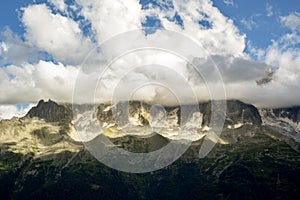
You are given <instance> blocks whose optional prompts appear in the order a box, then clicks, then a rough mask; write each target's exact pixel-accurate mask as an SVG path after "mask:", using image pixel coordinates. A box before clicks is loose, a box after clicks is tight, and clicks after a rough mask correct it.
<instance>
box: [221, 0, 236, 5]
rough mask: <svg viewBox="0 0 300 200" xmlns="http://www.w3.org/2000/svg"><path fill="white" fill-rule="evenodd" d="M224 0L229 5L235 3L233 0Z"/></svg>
mask: <svg viewBox="0 0 300 200" xmlns="http://www.w3.org/2000/svg"><path fill="white" fill-rule="evenodd" d="M223 2H224V3H225V4H226V5H227V6H233V5H234V2H233V0H223Z"/></svg>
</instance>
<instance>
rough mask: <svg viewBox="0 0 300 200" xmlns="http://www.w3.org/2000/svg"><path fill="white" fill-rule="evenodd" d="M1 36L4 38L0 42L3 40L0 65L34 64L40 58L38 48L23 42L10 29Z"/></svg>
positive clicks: (0, 48)
mask: <svg viewBox="0 0 300 200" xmlns="http://www.w3.org/2000/svg"><path fill="white" fill-rule="evenodd" d="M0 34H1V36H2V37H1V36H0V41H1V39H2V40H3V41H2V42H1V43H0V44H1V45H0V56H1V57H2V60H0V65H6V64H8V63H9V64H17V65H18V64H23V63H26V62H34V61H36V60H37V59H38V58H39V57H40V55H39V54H38V50H37V49H36V48H34V47H33V46H32V45H31V44H29V43H28V42H24V41H22V39H21V38H20V37H19V36H17V35H15V34H14V33H13V32H12V31H11V30H10V29H9V28H6V29H5V30H4V31H3V32H2V33H0Z"/></svg>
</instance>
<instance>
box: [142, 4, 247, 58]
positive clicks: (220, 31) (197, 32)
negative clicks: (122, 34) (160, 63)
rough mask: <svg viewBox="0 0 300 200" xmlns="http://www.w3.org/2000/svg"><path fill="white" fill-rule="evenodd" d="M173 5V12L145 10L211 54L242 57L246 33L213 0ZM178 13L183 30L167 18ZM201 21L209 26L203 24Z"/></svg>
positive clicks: (168, 27) (166, 26)
mask: <svg viewBox="0 0 300 200" xmlns="http://www.w3.org/2000/svg"><path fill="white" fill-rule="evenodd" d="M173 4H174V10H172V11H168V12H165V11H164V10H159V9H157V8H155V9H152V10H151V9H150V10H148V11H146V14H151V13H152V14H156V15H157V16H158V17H159V19H160V20H161V22H162V25H163V27H164V28H166V29H169V30H173V31H179V32H181V33H183V34H185V35H186V36H188V37H190V38H192V39H193V40H195V41H196V42H198V43H200V44H201V45H203V47H204V48H205V49H206V51H207V52H208V54H219V55H226V54H227V55H235V56H243V51H244V49H245V35H243V34H241V33H240V31H239V30H238V28H237V27H236V26H235V25H234V24H233V21H232V20H231V19H229V18H227V17H225V16H224V15H223V14H222V13H221V12H220V10H219V9H218V8H216V7H214V6H213V4H212V2H211V1H210V0H203V1H193V0H188V1H185V0H176V1H173ZM175 13H177V14H178V15H179V16H180V17H181V18H182V21H183V26H184V29H181V27H180V26H179V25H178V24H175V23H173V22H170V21H169V20H168V19H167V18H170V17H173V16H174V14H175ZM201 21H202V22H204V23H208V24H209V25H210V26H209V27H205V26H204V27H203V26H201V24H199V22H201Z"/></svg>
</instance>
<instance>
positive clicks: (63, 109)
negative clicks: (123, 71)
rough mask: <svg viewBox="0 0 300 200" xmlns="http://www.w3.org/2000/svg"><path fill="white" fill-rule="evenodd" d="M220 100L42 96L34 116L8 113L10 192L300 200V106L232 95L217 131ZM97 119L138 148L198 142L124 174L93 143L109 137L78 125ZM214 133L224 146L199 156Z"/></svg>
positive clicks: (123, 144) (116, 140) (5, 178)
mask: <svg viewBox="0 0 300 200" xmlns="http://www.w3.org/2000/svg"><path fill="white" fill-rule="evenodd" d="M213 103H215V102H202V103H199V104H196V105H182V106H181V107H180V106H173V107H164V108H163V107H162V106H159V105H150V104H147V103H145V102H139V101H132V102H119V103H117V104H115V105H110V104H99V105H97V106H92V105H71V104H58V103H56V102H54V101H51V100H49V101H47V102H46V101H44V100H41V101H39V102H38V104H37V106H35V107H33V108H32V109H31V110H30V111H29V112H28V113H27V114H26V116H24V117H22V118H12V119H10V120H2V121H0V143H1V145H0V146H1V151H0V154H1V156H0V195H1V197H3V199H41V198H43V199H265V198H273V199H299V198H300V191H299V188H300V165H299V164H300V153H299V143H300V136H299V135H300V133H299V132H300V107H292V108H276V109H270V108H266V109H265V108H260V109H258V108H256V107H255V106H253V105H250V104H246V103H243V102H241V101H238V100H228V101H226V112H224V113H220V114H219V115H217V116H220V118H223V119H224V125H223V127H222V133H221V134H220V135H218V134H213V132H212V131H211V130H212V127H210V126H211V117H212V111H211V107H212V104H213ZM183 107H184V109H183ZM124 108H125V109H124ZM124 110H125V111H126V113H122V111H124ZM182 110H187V111H188V112H187V113H188V114H186V113H183V112H182ZM90 111H94V113H92V114H91V112H90ZM91 117H92V118H91ZM91 120H92V121H96V122H97V123H98V126H99V128H100V132H101V133H102V134H101V135H104V136H105V137H107V138H108V139H109V140H110V141H111V142H112V143H113V144H114V145H115V146H117V147H119V148H122V149H124V150H127V151H129V152H134V153H149V152H153V151H156V150H158V149H160V148H162V147H164V146H166V145H168V144H169V143H170V142H171V141H172V140H190V141H191V142H192V143H191V146H190V147H189V148H188V149H187V151H186V152H185V153H184V154H183V155H182V156H181V157H180V158H179V159H178V160H177V161H175V162H174V163H173V164H171V165H169V166H167V167H165V168H163V169H160V170H157V171H153V172H148V173H142V174H132V173H126V172H121V171H118V170H115V169H112V168H109V167H108V166H106V165H104V164H102V163H101V162H99V161H98V160H96V159H95V158H94V157H93V156H92V155H91V153H90V152H89V151H88V149H87V148H86V146H85V145H84V144H85V143H89V144H90V143H93V142H94V141H96V140H97V138H98V137H100V136H99V134H98V132H95V133H94V132H92V134H91V135H88V134H87V135H82V134H80V133H78V132H79V131H78V127H76V124H77V125H78V124H79V126H80V125H81V124H87V123H88V122H89V121H91ZM119 126H122V127H123V129H120V128H119ZM180 130H185V131H183V132H181V131H180ZM205 140H207V141H211V142H213V143H215V146H214V148H213V149H212V151H210V152H209V153H208V154H207V156H205V157H203V158H199V149H200V148H201V145H202V144H203V143H204V141H205ZM166 156H167V155H166Z"/></svg>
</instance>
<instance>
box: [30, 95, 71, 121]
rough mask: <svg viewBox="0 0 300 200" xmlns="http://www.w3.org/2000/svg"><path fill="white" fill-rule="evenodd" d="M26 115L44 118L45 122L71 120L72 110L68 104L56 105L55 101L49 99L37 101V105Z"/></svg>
mask: <svg viewBox="0 0 300 200" xmlns="http://www.w3.org/2000/svg"><path fill="white" fill-rule="evenodd" d="M26 117H30V118H33V117H37V118H40V119H44V120H45V121H46V122H67V123H69V122H71V120H72V110H71V106H70V105H58V104H57V103H56V102H54V101H51V100H49V101H48V102H45V101H44V100H41V101H39V103H38V105H37V106H35V107H33V108H32V109H31V110H30V111H29V112H28V113H27V115H26Z"/></svg>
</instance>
